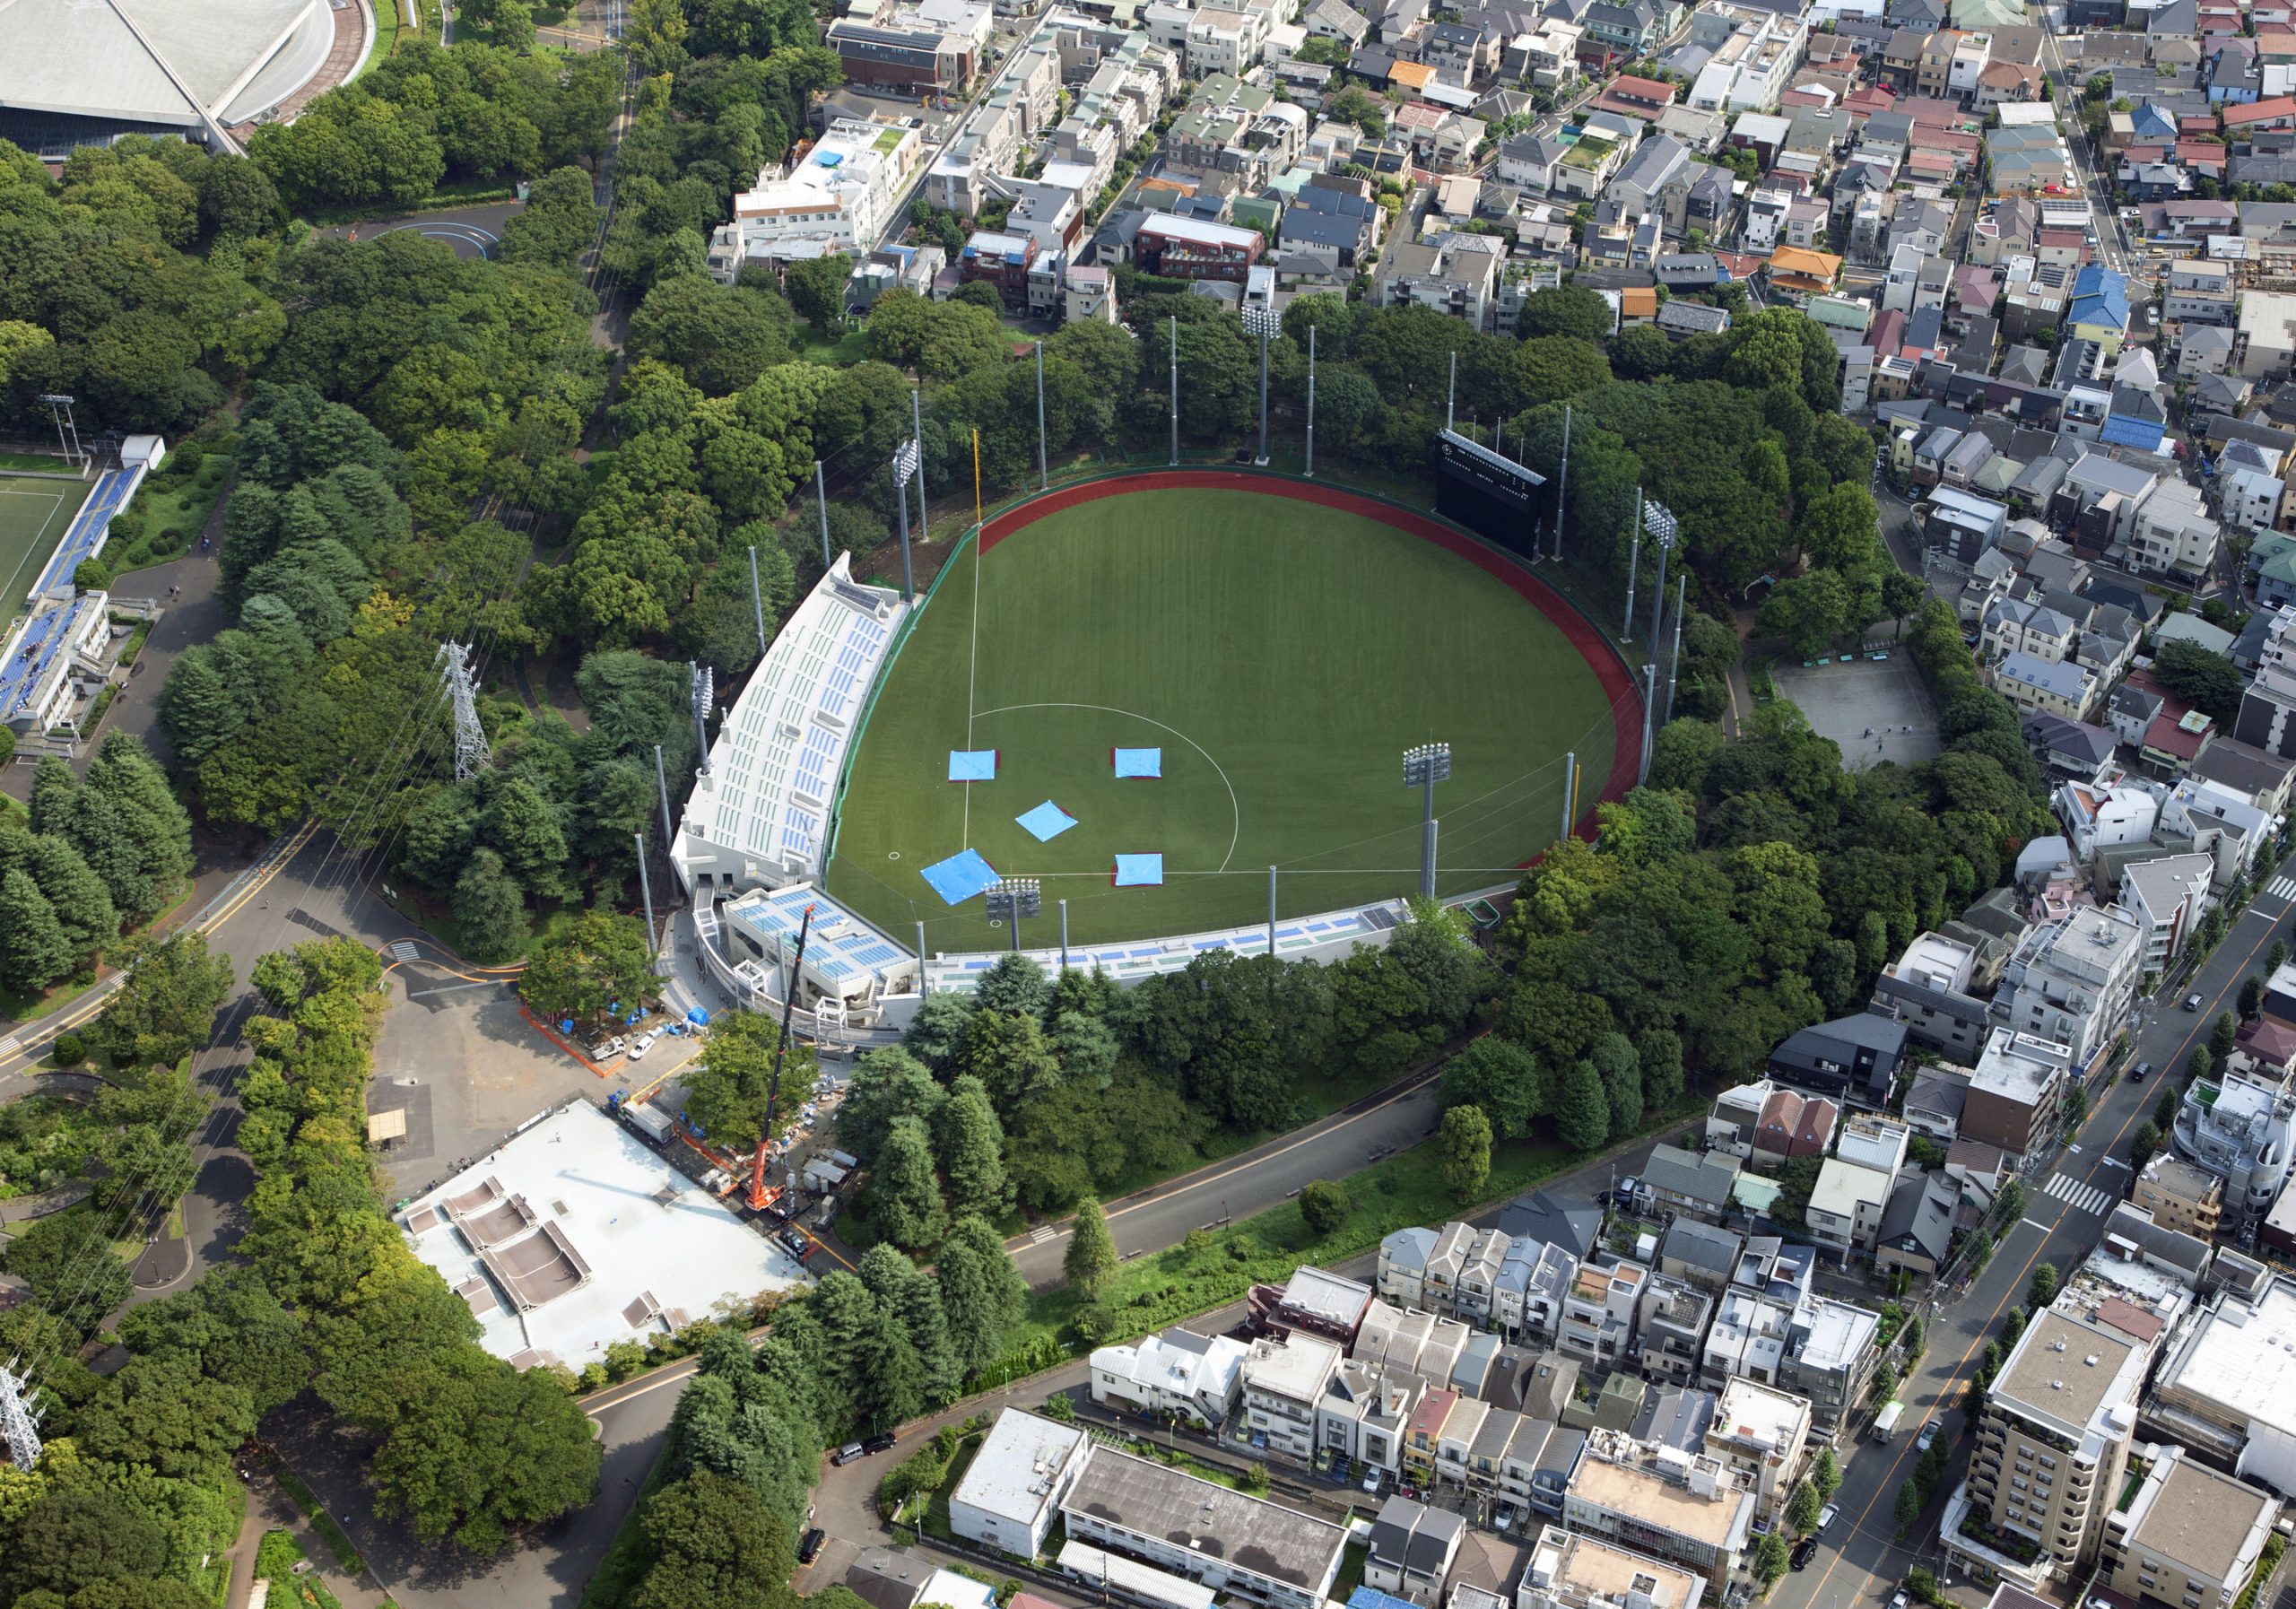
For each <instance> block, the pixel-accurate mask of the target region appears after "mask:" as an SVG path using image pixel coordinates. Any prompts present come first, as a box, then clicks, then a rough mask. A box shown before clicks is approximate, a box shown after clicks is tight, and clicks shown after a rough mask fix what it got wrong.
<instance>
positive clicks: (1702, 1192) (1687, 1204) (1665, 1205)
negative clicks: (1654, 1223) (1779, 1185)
mask: <svg viewBox="0 0 2296 1609" xmlns="http://www.w3.org/2000/svg"><path fill="white" fill-rule="evenodd" d="M1737 1182H1738V1162H1737V1159H1736V1158H1735V1157H1726V1156H1712V1155H1701V1154H1700V1153H1699V1152H1694V1151H1685V1150H1683V1148H1682V1147H1681V1146H1679V1145H1660V1146H1658V1147H1657V1149H1655V1150H1654V1151H1652V1152H1651V1153H1650V1159H1649V1161H1648V1162H1646V1163H1645V1164H1644V1165H1643V1169H1642V1172H1641V1174H1640V1176H1639V1183H1638V1185H1637V1187H1636V1190H1635V1196H1636V1205H1637V1206H1638V1207H1639V1208H1641V1209H1642V1210H1643V1211H1645V1212H1671V1213H1675V1214H1676V1215H1678V1216H1684V1217H1692V1218H1699V1219H1702V1220H1704V1221H1705V1222H1709V1223H1720V1222H1722V1221H1723V1220H1724V1219H1725V1218H1726V1216H1727V1215H1728V1214H1729V1212H1730V1210H1731V1209H1730V1192H1731V1190H1732V1189H1733V1188H1734V1187H1735V1186H1736V1184H1737Z"/></svg>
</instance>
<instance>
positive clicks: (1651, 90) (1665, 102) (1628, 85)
mask: <svg viewBox="0 0 2296 1609" xmlns="http://www.w3.org/2000/svg"><path fill="white" fill-rule="evenodd" d="M1608 93H1609V94H1613V95H1624V96H1626V97H1628V98H1629V99H1630V100H1648V101H1651V102H1653V103H1654V104H1656V105H1658V106H1672V105H1673V104H1674V85H1673V84H1670V83H1667V82H1666V81H1665V79H1663V78H1637V77H1635V76H1634V75H1633V74H1631V73H1622V74H1619V75H1618V76H1617V77H1616V78H1613V80H1611V87H1610V89H1609V91H1608Z"/></svg>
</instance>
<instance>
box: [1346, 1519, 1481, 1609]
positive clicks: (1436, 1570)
mask: <svg viewBox="0 0 2296 1609" xmlns="http://www.w3.org/2000/svg"><path fill="white" fill-rule="evenodd" d="M1465 1535H1466V1521H1465V1519H1463V1518H1460V1517H1459V1516H1458V1515H1457V1514H1454V1513H1452V1512H1450V1511H1449V1510H1448V1509H1431V1508H1429V1507H1427V1506H1426V1505H1425V1504H1423V1503H1417V1502H1413V1500H1411V1499H1409V1498H1407V1497H1405V1496H1403V1495H1402V1494H1401V1493H1397V1494H1396V1495H1395V1496H1392V1497H1390V1498H1388V1499H1387V1501H1386V1503H1384V1504H1383V1505H1381V1507H1380V1509H1379V1512H1378V1516H1377V1517H1376V1518H1373V1520H1372V1521H1371V1535H1370V1552H1369V1553H1368V1555H1367V1556H1366V1557H1365V1559H1364V1561H1363V1580H1364V1584H1365V1585H1366V1586H1368V1587H1372V1588H1373V1589H1375V1590H1377V1591H1379V1592H1384V1593H1387V1594H1390V1595H1392V1596H1396V1597H1400V1598H1404V1599H1406V1600H1408V1601H1409V1602H1411V1603H1414V1604H1422V1605H1439V1604H1440V1603H1441V1602H1442V1601H1443V1583H1444V1580H1445V1579H1446V1578H1447V1577H1448V1576H1449V1575H1450V1573H1451V1564H1452V1561H1454V1560H1456V1559H1457V1557H1458V1553H1459V1544H1460V1542H1461V1541H1462V1540H1463V1539H1464V1538H1465Z"/></svg>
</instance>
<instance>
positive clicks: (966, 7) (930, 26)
mask: <svg viewBox="0 0 2296 1609" xmlns="http://www.w3.org/2000/svg"><path fill="white" fill-rule="evenodd" d="M995 26H996V12H995V11H994V9H993V8H991V7H989V6H987V5H978V4H972V3H971V0H875V4H870V5H865V6H859V7H849V8H848V10H847V11H846V13H845V14H844V15H842V16H839V18H837V20H836V21H834V22H831V24H830V25H829V30H828V33H827V36H826V42H827V44H828V46H829V48H831V49H832V50H834V51H836V52H837V57H838V61H839V64H840V65H842V66H843V67H844V69H845V78H846V82H847V83H859V84H870V85H874V86H876V87H878V88H883V89H889V90H900V91H904V92H906V93H909V94H912V95H935V94H938V95H951V94H961V93H962V92H963V91H965V90H967V89H968V88H970V86H971V83H972V81H973V75H974V74H975V73H977V72H978V70H979V67H980V63H981V59H982V57H983V56H984V55H985V54H986V52H987V48H988V36H989V34H990V32H991V30H993V29H994V28H995Z"/></svg>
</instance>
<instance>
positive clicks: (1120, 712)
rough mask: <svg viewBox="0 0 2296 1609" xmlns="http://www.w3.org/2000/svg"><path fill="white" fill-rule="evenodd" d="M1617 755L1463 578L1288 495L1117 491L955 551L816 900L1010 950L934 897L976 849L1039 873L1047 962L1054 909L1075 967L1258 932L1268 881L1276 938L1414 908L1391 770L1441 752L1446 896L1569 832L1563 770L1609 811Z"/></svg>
mask: <svg viewBox="0 0 2296 1609" xmlns="http://www.w3.org/2000/svg"><path fill="white" fill-rule="evenodd" d="M1098 490H1100V491H1101V492H1102V493H1105V491H1106V488H1105V486H1103V487H1101V488H1100V489H1098ZM1358 501H1359V505H1360V506H1361V507H1363V508H1366V509H1370V508H1373V507H1376V505H1372V504H1370V503H1368V502H1362V501H1361V500H1358ZM1021 517H1022V518H1026V517H1027V514H1026V511H1023V513H1022V516H1021ZM1398 517H1407V516H1402V515H1400V514H1399V515H1398ZM995 528H997V527H996V526H995V524H994V522H992V529H995ZM1638 709H1639V706H1638ZM1638 718H1639V716H1638ZM1614 736H1615V735H1614V730H1613V721H1612V717H1611V713H1610V706H1609V700H1608V696H1607V695H1606V693H1605V688H1604V683H1603V682H1602V680H1601V679H1600V678H1599V677H1598V676H1597V674H1596V670H1595V668H1594V667H1593V666H1592V665H1589V664H1588V663H1587V660H1586V659H1585V658H1583V657H1581V655H1580V653H1579V651H1578V648H1576V647H1574V645H1573V644H1572V642H1571V640H1570V638H1569V637H1568V636H1567V635H1566V633H1565V632H1564V631H1562V630H1561V628H1560V627H1558V626H1557V625H1556V623H1555V622H1552V621H1550V620H1549V619H1548V618H1547V617H1546V616H1545V615H1544V614H1543V613H1540V611H1539V610H1538V609H1537V608H1536V607H1535V606H1534V605H1533V604H1531V603H1529V602H1528V601H1526V599H1525V598H1524V597H1523V596H1520V595H1519V594H1518V593H1517V592H1516V591H1515V590H1514V589H1513V588H1512V587H1509V585H1507V584H1506V583H1505V582H1503V581H1502V580H1500V578H1497V577H1495V576H1492V575H1491V574H1488V573H1486V572H1485V570H1483V569H1482V568H1480V567H1479V566H1478V565H1476V564H1475V563H1474V562H1472V561H1469V560H1468V559H1466V558H1464V557H1461V556H1458V555H1457V554H1455V553H1452V552H1446V551H1444V550H1443V549H1442V548H1440V547H1439V546H1437V545H1435V544H1433V543H1431V542H1429V541H1427V540H1424V539H1422V537H1420V536H1418V535H1412V534H1411V533H1409V532H1407V531H1405V530H1402V529H1398V528H1396V526H1392V525H1388V524H1387V523H1384V522H1383V521H1382V520H1380V519H1377V518H1373V517H1366V516H1365V515H1363V514H1359V513H1352V512H1347V511H1344V510H1342V509H1334V508H1327V507H1319V506H1318V505H1316V504H1314V503H1310V502H1307V501H1301V500H1295V499H1293V498H1290V497H1284V496H1275V495H1266V494H1262V493H1257V492H1253V491H1243V490H1233V491H1231V490H1221V489H1152V490H1151V489H1131V490H1126V491H1122V492H1121V493H1119V494H1117V495H1105V494H1103V495H1100V496H1098V498H1097V500H1092V501H1089V502H1083V503H1081V504H1079V505H1077V506H1074V507H1068V508H1064V509H1058V510H1057V511H1054V512H1050V513H1047V514H1045V515H1043V516H1042V517H1039V518H1036V519H1035V520H1033V521H1032V522H1031V523H1029V524H1027V525H1025V526H1022V528H1021V529H1019V530H1017V531H1013V532H1012V533H1011V534H1009V535H1005V536H1004V537H1003V539H1002V540H998V541H996V542H994V543H993V544H992V546H991V547H990V549H989V551H988V552H987V554H986V555H985V556H980V557H977V556H976V554H975V552H974V550H973V549H972V547H971V546H970V544H968V545H967V546H966V547H964V548H963V549H962V550H961V551H960V552H957V553H956V554H955V555H953V556H952V559H951V560H950V561H949V564H948V567H947V569H946V570H944V573H943V574H942V576H941V578H940V580H939V583H938V585H937V587H936V588H935V592H934V595H933V598H932V602H931V604H929V606H928V607H926V609H925V611H924V613H923V614H922V615H921V617H920V618H919V619H918V622H917V625H916V627H915V629H914V631H912V632H911V634H910V635H909V639H908V640H907V642H906V643H905V644H904V645H903V646H902V647H901V648H900V653H899V656H898V657H897V658H896V660H895V661H894V663H893V665H892V667H891V670H890V671H889V672H887V673H886V676H885V682H884V685H883V688H882V689H881V690H880V691H879V694H878V697H877V699H876V702H875V705H874V709H873V710H872V711H871V713H870V715H869V718H868V725H867V727H866V730H865V733H864V735H863V736H862V739H861V742H860V745H859V748H858V751H857V753H856V755H855V756H854V760H853V763H852V767H851V770H850V773H849V776H848V786H847V789H846V793H845V797H844V803H843V809H842V813H841V819H840V822H839V829H838V838H837V842H836V848H835V857H834V858H833V860H832V862H831V866H830V870H829V877H828V883H829V891H830V892H831V894H832V895H833V896H834V897H836V898H837V899H839V900H843V901H846V902H847V903H848V904H849V905H851V906H852V907H853V908H854V909H857V910H858V911H860V912H861V913H862V914H863V915H865V916H866V917H868V918H870V919H871V920H873V921H874V922H876V923H878V924H879V925H880V926H883V928H884V929H885V930H886V931H887V932H888V933H890V934H891V935H893V936H894V937H895V938H897V939H898V940H900V941H901V942H902V943H904V944H906V943H909V942H911V940H912V937H913V934H914V931H915V929H914V924H915V923H916V922H917V921H918V920H919V919H922V920H924V921H925V922H926V942H927V943H928V944H931V945H932V946H933V947H934V948H935V949H945V950H962V949H973V948H986V947H992V946H996V945H998V944H1003V943H1005V942H1006V940H1005V935H1004V932H1003V929H1002V928H1001V927H992V926H990V925H989V924H988V923H987V920H986V918H985V916H984V914H983V910H982V902H981V901H980V900H978V899H976V900H970V901H968V902H966V904H964V905H963V906H961V907H958V908H956V909H951V908H950V907H948V906H946V905H944V904H943V903H942V901H941V900H940V897H939V896H938V895H936V894H935V893H934V892H933V891H932V890H931V889H930V888H928V887H927V886H926V883H925V882H924V879H923V878H922V877H921V876H920V875H919V872H920V869H921V868H923V867H925V866H926V865H931V864H933V863H934V862H935V861H937V860H940V859H943V858H944V857H948V856H951V855H953V854H956V853H957V852H958V851H959V850H961V849H962V848H968V847H970V848H975V849H978V850H979V851H980V853H981V854H982V855H983V856H984V857H986V858H987V861H988V863H989V864H990V865H992V866H994V867H995V868H996V871H997V872H999V873H1000V874H1005V875H1007V876H1033V877H1039V878H1041V879H1043V880H1044V900H1045V915H1044V918H1043V919H1042V921H1041V922H1040V923H1032V924H1030V925H1029V926H1025V927H1024V928H1023V930H1022V942H1023V943H1024V944H1052V943H1054V942H1056V941H1057V926H1056V923H1055V915H1056V909H1057V908H1056V906H1055V903H1054V902H1055V901H1056V900H1060V899H1065V900H1068V902H1069V904H1068V909H1069V926H1070V935H1071V937H1072V939H1073V940H1074V942H1076V943H1078V944H1087V943H1100V942H1106V941H1109V940H1112V939H1126V938H1137V937H1147V936H1152V935H1167V934H1178V933H1188V932H1196V931H1202V930H1205V929H1211V928H1219V927H1229V926H1242V925H1245V924H1248V923H1253V922H1257V921H1260V920H1263V919H1265V916H1266V914H1267V867H1268V865H1271V864H1274V865H1278V866H1280V867H1281V868H1282V876H1281V879H1280V882H1279V893H1280V904H1281V909H1282V911H1283V914H1284V915H1286V916H1294V915H1301V914H1306V913H1309V912H1314V911H1320V910H1330V909H1337V908H1341V907H1344V906H1347V905H1351V904H1354V903H1360V902H1365V901H1369V900H1378V899H1385V898H1388V897H1391V896H1394V895H1396V894H1402V893H1407V892H1410V891H1413V890H1414V889H1415V888H1416V887H1417V883H1418V865H1419V809H1420V801H1419V795H1418V793H1417V791H1416V790H1415V789H1406V788H1405V787H1404V786H1403V782H1402V753H1403V751H1404V750H1405V748H1406V747H1408V746H1410V745H1411V744H1416V743H1421V742H1425V741H1428V740H1431V739H1440V740H1444V741H1448V743H1449V744H1451V751H1452V756H1453V772H1452V779H1451V780H1450V781H1449V782H1448V783H1445V784H1444V785H1443V786H1442V787H1439V789H1438V790H1437V794H1436V812H1437V814H1438V816H1439V818H1440V819H1441V822H1442V833H1441V849H1442V856H1441V858H1442V862H1443V866H1444V871H1443V877H1442V884H1441V886H1442V890H1443V891H1444V892H1446V893H1453V892H1459V891H1466V890H1470V889H1474V888H1480V887H1486V886H1490V885H1492V884H1494V883H1506V882H1509V881H1510V880H1511V879H1512V877H1513V875H1514V873H1513V871H1512V868H1513V867H1515V866H1516V865H1518V864H1520V863H1521V862H1522V861H1524V860H1525V859H1526V858H1527V857H1530V856H1532V855H1535V854H1536V853H1537V852H1538V851H1539V850H1541V849H1543V848H1545V847H1546V845H1547V844H1548V843H1550V842H1551V841H1552V839H1553V838H1554V837H1555V834H1556V831H1557V830H1558V829H1559V827H1560V825H1561V808H1562V796H1561V787H1562V756H1563V753H1564V751H1566V750H1570V749H1575V750H1577V752H1578V758H1579V761H1580V764H1581V766H1582V768H1583V770H1582V774H1581V778H1580V782H1579V794H1578V800H1579V808H1580V813H1581V814H1582V816H1583V815H1584V814H1585V813H1587V812H1589V811H1591V810H1592V808H1593V805H1594V801H1595V800H1596V798H1597V797H1599V796H1600V795H1601V793H1602V790H1603V787H1604V786H1605V783H1606V782H1607V780H1608V778H1609V772H1610V768H1611V764H1612V759H1613V746H1614ZM1118 745H1125V746H1133V745H1144V746H1160V747H1161V749H1162V750H1163V771H1164V774H1163V777H1162V778H1161V779H1160V780H1154V781H1118V780H1117V779H1116V778H1115V777H1114V775H1113V772H1112V770H1111V767H1110V764H1109V750H1110V749H1111V748H1112V747H1116V746H1118ZM965 748H978V749H991V748H993V749H996V750H997V751H999V755H1000V759H999V765H998V770H997V776H996V780H995V781H994V782H988V783H972V784H969V785H968V784H958V783H952V782H949V781H948V780H946V777H947V774H948V754H949V751H950V750H952V749H965ZM1048 798H1049V799H1051V800H1052V801H1054V802H1055V803H1056V804H1059V805H1060V806H1061V808H1063V809H1064V810H1065V811H1067V812H1068V813H1069V814H1071V815H1073V816H1075V817H1076V818H1077V821H1078V824H1077V825H1076V826H1075V827H1074V828H1072V829H1070V830H1069V831H1066V832H1065V833H1063V834H1061V835H1060V836H1059V837H1057V838H1056V839H1052V840H1051V841H1050V842H1049V843H1042V844H1039V843H1038V842H1037V841H1036V840H1035V839H1033V838H1031V836H1029V834H1028V833H1027V832H1026V831H1023V830H1022V828H1021V827H1020V826H1019V825H1018V824H1017V823H1016V822H1014V820H1013V818H1014V817H1015V816H1017V815H1019V814H1021V813H1022V812H1024V811H1026V810H1028V809H1030V808H1031V807H1032V806H1034V805H1036V804H1039V802H1040V801H1042V800H1045V799H1048ZM1120 851H1121V852H1161V854H1162V855H1163V857H1164V875H1165V883H1164V885H1163V886H1162V887H1161V888H1127V889H1117V888H1113V887H1111V886H1110V881H1109V874H1110V870H1111V868H1112V866H1113V864H1114V860H1115V857H1116V855H1117V854H1118V852H1120Z"/></svg>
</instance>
